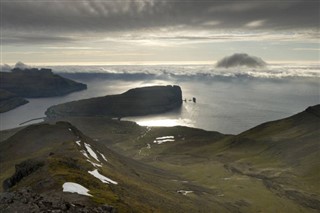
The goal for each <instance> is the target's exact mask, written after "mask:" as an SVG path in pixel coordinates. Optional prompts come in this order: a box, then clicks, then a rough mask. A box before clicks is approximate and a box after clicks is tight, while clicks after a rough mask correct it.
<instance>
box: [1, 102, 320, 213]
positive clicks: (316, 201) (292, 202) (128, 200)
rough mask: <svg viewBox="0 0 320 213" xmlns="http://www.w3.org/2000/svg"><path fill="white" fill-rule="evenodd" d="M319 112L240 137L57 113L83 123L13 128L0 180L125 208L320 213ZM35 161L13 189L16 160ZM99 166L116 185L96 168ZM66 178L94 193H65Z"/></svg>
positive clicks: (89, 204) (18, 162)
mask: <svg viewBox="0 0 320 213" xmlns="http://www.w3.org/2000/svg"><path fill="white" fill-rule="evenodd" d="M319 115H320V105H317V106H313V107H310V108H308V109H306V110H305V111H303V112H301V113H298V114H296V115H294V116H291V117H289V118H286V119H281V120H278V121H272V122H268V123H265V124H262V125H259V126H257V127H255V128H253V129H250V130H248V131H245V132H243V133H241V134H239V135H223V134H221V133H218V132H208V131H204V130H200V129H194V128H188V127H179V126H178V127H140V126H138V125H137V124H135V123H132V122H125V121H118V120H111V119H110V118H108V117H101V116H100V117H64V118H59V119H51V120H50V121H49V122H51V123H56V121H58V120H65V121H68V122H70V123H72V124H73V125H71V124H70V123H66V122H58V123H57V124H39V125H32V126H29V127H27V128H24V129H22V130H13V133H9V132H7V131H6V132H5V133H4V135H5V136H6V137H8V138H7V139H6V140H4V141H2V142H1V143H0V160H1V162H2V171H3V172H2V173H1V176H0V177H1V181H4V189H8V190H9V191H13V192H14V191H16V190H21V189H24V187H25V186H29V185H31V187H32V190H35V191H36V192H37V193H40V194H41V196H42V195H43V194H47V195H48V196H54V195H57V194H58V195H59V196H63V198H64V199H65V200H66V201H67V202H69V203H71V204H73V205H74V204H79V203H84V205H85V206H86V207H88V208H94V207H97V206H99V205H102V204H107V205H108V206H107V207H110V206H112V209H118V210H119V212H126V211H135V212H179V211H180V212H195V211H199V212H319V211H320V190H319V188H320V186H319V181H318V180H319V179H320V174H319V171H320V162H319V156H320V147H319V141H320V140H319V138H320V132H319V128H320V118H319ZM69 128H70V129H71V130H70V129H69ZM78 129H79V130H78ZM14 131H17V133H14ZM80 131H81V132H80ZM82 132H83V133H82ZM1 133H2V132H1ZM12 134H13V136H11V137H10V135H12ZM86 135H87V136H88V137H87V136H86ZM91 138H92V139H91ZM79 140H80V142H78V143H80V145H79V144H78V143H77V141H79ZM86 144H89V145H90V147H91V148H92V150H93V151H94V152H95V153H96V155H97V159H98V160H96V159H94V157H92V156H91V155H90V152H89V151H88V148H87V146H88V145H86ZM83 153H86V155H87V156H88V158H87V157H86V156H84V154H83ZM100 153H102V154H103V155H104V156H105V157H106V159H107V161H104V159H103V157H102V155H100ZM39 159H40V160H39ZM30 160H31V165H35V168H36V169H34V170H35V172H31V173H30V174H28V175H27V176H26V177H23V178H22V179H21V180H20V181H19V182H18V183H16V184H15V185H13V186H11V187H10V186H9V185H10V183H11V182H10V181H9V182H8V178H9V177H11V178H12V177H14V175H13V174H14V173H15V171H14V165H18V166H17V169H19V168H25V167H26V168H30V166H29V167H28V166H25V165H28V163H26V162H29V161H30ZM88 160H89V161H91V162H89V161H88ZM31 168H33V167H32V166H31ZM95 169H97V171H96V172H99V174H101V175H103V176H105V177H106V178H109V179H105V180H106V181H109V184H106V183H102V182H101V181H100V180H99V179H97V178H95V177H94V176H92V175H91V174H90V173H88V172H89V171H90V172H92V173H93V171H94V170H95ZM32 171H33V170H32ZM48 174H49V175H48ZM9 180H10V179H9ZM11 180H15V178H13V179H11ZM113 181H115V182H117V184H115V183H114V182H113ZM66 182H74V183H78V184H81V185H82V186H84V187H86V188H87V189H88V190H89V191H88V193H89V194H90V195H92V197H88V196H84V195H76V194H70V193H67V192H64V193H63V192H62V185H63V184H64V183H66ZM8 183H9V184H8ZM69 196H72V198H70V197H69ZM8 206H9V207H10V206H13V205H7V204H6V205H2V206H1V208H7V207H8ZM71 206H72V205H71Z"/></svg>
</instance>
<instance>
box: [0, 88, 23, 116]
mask: <svg viewBox="0 0 320 213" xmlns="http://www.w3.org/2000/svg"><path fill="white" fill-rule="evenodd" d="M28 102H29V101H27V100H26V99H24V98H21V97H19V96H17V95H15V94H13V93H11V92H8V91H6V90H3V89H0V113H2V112H7V111H10V110H12V109H14V108H16V107H18V106H21V105H24V104H26V103H28Z"/></svg>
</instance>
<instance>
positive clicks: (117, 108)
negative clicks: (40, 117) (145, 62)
mask: <svg viewBox="0 0 320 213" xmlns="http://www.w3.org/2000/svg"><path fill="white" fill-rule="evenodd" d="M181 104H182V92H181V88H180V87H179V86H152V87H143V88H136V89H131V90H128V91H127V92H125V93H123V94H120V95H109V96H104V97H97V98H90V99H85V100H80V101H73V102H68V103H64V104H60V105H56V106H52V107H50V108H49V109H47V111H46V113H45V114H46V115H47V116H48V117H63V116H110V117H126V116H141V115H148V114H156V113H163V112H167V111H170V110H173V109H176V108H179V107H180V106H181Z"/></svg>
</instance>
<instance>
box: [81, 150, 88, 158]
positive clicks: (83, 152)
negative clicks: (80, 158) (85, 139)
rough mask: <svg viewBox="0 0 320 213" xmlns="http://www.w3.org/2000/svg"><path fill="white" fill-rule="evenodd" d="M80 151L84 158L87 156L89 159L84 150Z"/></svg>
mask: <svg viewBox="0 0 320 213" xmlns="http://www.w3.org/2000/svg"><path fill="white" fill-rule="evenodd" d="M80 152H81V153H82V154H83V155H84V156H85V157H86V158H88V159H89V156H88V154H87V152H86V151H84V150H80Z"/></svg>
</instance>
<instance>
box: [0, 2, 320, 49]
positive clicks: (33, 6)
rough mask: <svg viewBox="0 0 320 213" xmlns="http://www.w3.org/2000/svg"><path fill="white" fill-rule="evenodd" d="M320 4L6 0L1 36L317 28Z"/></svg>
mask: <svg viewBox="0 0 320 213" xmlns="http://www.w3.org/2000/svg"><path fill="white" fill-rule="evenodd" d="M319 4H320V3H319V1H317V0H308V1H303V0H289V1H287V0H286V1H276V2H275V1H262V0H250V1H238V0H228V1H199V0H185V1H183V0H179V1H175V0H174V1H172V0H126V1H121V0H111V1H101V0H81V1H62V0H56V1H54V0H46V1H43V0H27V1H26V0H10V1H8V0H4V1H1V18H2V30H3V34H2V36H3V42H4V44H7V43H10V44H12V43H19V42H20V43H22V42H42V43H43V42H64V41H66V42H70V41H71V40H72V37H84V36H83V35H86V36H87V38H91V39H92V37H94V36H97V35H98V34H99V33H101V34H103V35H105V34H107V35H108V36H109V37H112V36H113V37H117V36H118V35H119V33H121V34H122V35H123V34H126V35H127V36H128V37H130V36H131V37H133V36H134V35H132V32H135V34H137V35H140V36H141V35H144V34H148V33H149V34H152V33H153V32H154V33H155V34H157V33H159V32H166V31H168V32H172V30H173V31H177V32H180V33H183V32H185V31H188V32H197V31H202V30H205V31H209V32H210V31H212V30H216V31H219V30H240V31H251V30H259V29H260V30H274V31H278V30H295V31H301V30H308V31H317V30H318V29H319ZM31 32H32V33H31ZM177 34H179V33H177ZM48 35H49V36H48ZM176 36H177V37H178V36H179V35H176ZM180 36H185V35H180ZM194 39H196V37H195V38H194Z"/></svg>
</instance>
